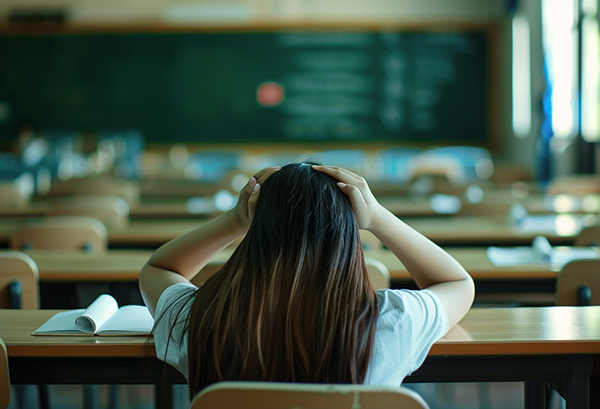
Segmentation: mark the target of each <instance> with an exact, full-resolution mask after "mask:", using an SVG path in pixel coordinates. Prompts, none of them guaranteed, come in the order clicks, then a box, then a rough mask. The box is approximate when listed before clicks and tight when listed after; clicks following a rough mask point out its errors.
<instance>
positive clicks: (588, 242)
mask: <svg viewBox="0 0 600 409" xmlns="http://www.w3.org/2000/svg"><path fill="white" fill-rule="evenodd" d="M573 245H575V246H600V226H588V227H584V228H583V229H582V230H581V232H579V235H578V236H577V237H575V241H574V243H573Z"/></svg>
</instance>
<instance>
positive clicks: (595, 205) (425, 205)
mask: <svg viewBox="0 0 600 409" xmlns="http://www.w3.org/2000/svg"><path fill="white" fill-rule="evenodd" d="M165 189H168V187H165ZM215 192H216V190H214V191H210V192H205V193H207V197H209V196H210V195H212V194H214V193H215ZM202 193H203V192H202V190H201V189H197V190H196V191H190V192H189V194H188V195H186V196H183V197H177V196H175V197H169V196H165V197H163V198H153V199H152V198H151V199H148V198H146V199H142V200H141V201H140V202H139V203H136V204H131V205H130V206H131V207H130V217H131V219H139V218H150V217H152V218H173V219H175V218H190V217H194V216H195V215H196V216H205V217H206V216H213V215H215V214H218V213H219V211H218V210H217V209H216V208H213V207H211V206H207V207H206V208H205V209H204V210H201V209H200V210H201V211H200V212H199V213H197V212H195V213H192V212H190V208H189V207H188V206H187V201H188V199H189V198H191V197H199V196H200V195H201V194H202ZM457 199H458V200H461V198H459V197H457ZM379 201H380V203H381V204H382V205H384V206H385V207H386V208H388V209H389V210H390V211H391V212H392V213H394V214H395V215H396V216H398V217H434V216H442V217H443V216H447V213H443V212H442V213H440V210H439V209H437V210H436V209H434V208H432V206H431V200H430V198H427V197H425V198H409V197H407V196H406V195H396V196H381V197H379ZM515 203H521V204H522V205H523V206H524V207H525V208H526V209H527V211H528V212H529V213H530V214H549V213H565V212H571V213H576V214H585V213H598V212H600V195H585V196H582V195H548V194H543V193H529V194H528V195H527V196H526V197H523V198H517V197H515V196H514V195H513V194H512V193H511V192H510V190H508V189H504V190H486V191H485V194H484V200H483V201H482V202H481V203H474V204H469V203H463V206H462V209H461V210H459V211H458V214H475V215H503V214H508V212H509V209H510V206H511V205H513V204H515ZM51 210H52V207H51V199H48V198H39V199H34V200H33V201H31V202H30V203H29V204H28V205H26V206H19V207H17V206H12V207H6V206H0V217H39V216H45V215H48V214H50V212H51Z"/></svg>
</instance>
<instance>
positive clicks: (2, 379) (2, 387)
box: [0, 338, 10, 409]
mask: <svg viewBox="0 0 600 409" xmlns="http://www.w3.org/2000/svg"><path fill="white" fill-rule="evenodd" d="M8 402H10V373H9V372H8V352H7V350H6V344H5V343H4V341H3V340H2V338H0V409H6V408H7V407H8Z"/></svg>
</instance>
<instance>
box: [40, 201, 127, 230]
mask: <svg viewBox="0 0 600 409" xmlns="http://www.w3.org/2000/svg"><path fill="white" fill-rule="evenodd" d="M129 210H130V208H129V204H127V202H126V201H125V199H123V198H122V197H119V196H111V195H82V196H67V197H64V198H60V199H57V200H55V201H54V202H53V204H52V210H51V214H52V215H54V216H91V217H95V218H96V219H98V220H100V221H101V222H102V224H104V225H105V226H109V227H123V226H127V225H128V224H129Z"/></svg>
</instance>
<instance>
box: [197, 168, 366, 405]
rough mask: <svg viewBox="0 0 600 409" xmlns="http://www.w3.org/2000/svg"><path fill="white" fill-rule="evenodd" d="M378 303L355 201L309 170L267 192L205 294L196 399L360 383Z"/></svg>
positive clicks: (284, 175) (287, 175)
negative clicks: (207, 394)
mask: <svg viewBox="0 0 600 409" xmlns="http://www.w3.org/2000/svg"><path fill="white" fill-rule="evenodd" d="M376 317H377V301H376V297H375V293H374V291H373V289H372V287H371V285H370V282H369V278H368V275H367V270H366V267H365V263H364V257H363V254H362V248H361V243H360V236H359V231H358V226H357V224H356V221H355V218H354V213H353V211H352V206H351V204H350V201H349V199H348V198H347V197H346V196H345V195H344V194H343V193H342V192H341V190H340V189H339V188H338V186H337V185H336V181H335V180H334V179H332V178H330V177H329V176H327V175H325V174H323V173H320V172H317V171H315V170H313V169H312V168H311V165H310V164H306V163H299V164H289V165H286V166H284V167H283V168H282V169H281V170H279V171H277V172H275V173H274V174H273V175H271V176H270V177H269V178H268V179H267V180H266V181H265V182H264V183H263V185H262V186H261V190H260V196H259V200H258V204H257V206H256V214H255V216H254V219H253V221H252V225H251V226H250V229H249V230H248V233H247V234H246V237H245V238H244V240H242V242H241V243H240V245H239V247H238V248H237V249H236V251H235V253H234V254H233V255H232V257H231V258H230V260H229V261H228V262H227V263H226V264H225V265H224V267H223V268H222V269H221V271H220V272H218V273H217V274H215V276H213V277H212V278H211V279H210V280H208V281H207V282H206V283H205V284H204V286H202V287H201V288H200V289H199V290H198V291H197V293H196V299H195V301H194V304H193V307H192V313H191V315H190V323H189V332H188V337H189V339H188V342H189V383H190V393H191V394H192V395H193V394H195V393H196V392H197V391H198V390H199V389H201V388H202V387H204V386H206V385H208V384H210V383H213V382H217V381H221V380H254V381H279V382H286V381H287V382H326V383H361V382H362V381H363V379H364V376H365V374H366V370H367V366H368V362H369V359H370V354H371V350H372V344H373V337H374V330H375V321H376Z"/></svg>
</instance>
